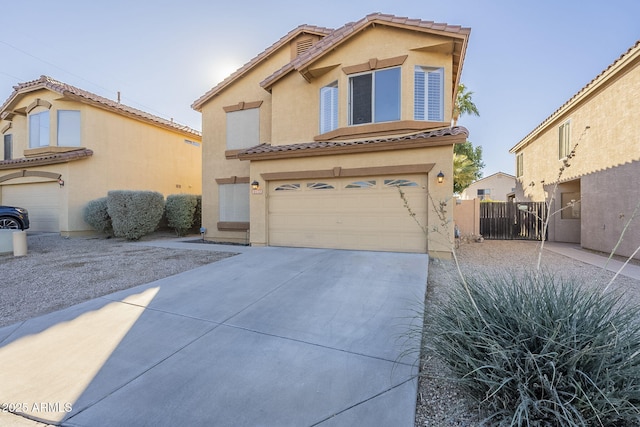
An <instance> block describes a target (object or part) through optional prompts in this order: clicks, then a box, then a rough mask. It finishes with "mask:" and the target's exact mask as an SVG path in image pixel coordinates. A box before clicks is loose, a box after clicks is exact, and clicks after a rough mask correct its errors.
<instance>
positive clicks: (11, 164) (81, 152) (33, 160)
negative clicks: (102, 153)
mask: <svg viewBox="0 0 640 427" xmlns="http://www.w3.org/2000/svg"><path fill="white" fill-rule="evenodd" d="M91 156H93V151H92V150H89V149H87V148H83V149H78V150H73V151H67V152H64V153H54V154H45V155H42V156H33V157H22V158H19V159H12V160H2V161H0V170H1V169H15V168H17V167H30V166H43V165H54V164H58V163H67V162H72V161H74V160H82V159H84V158H87V157H91Z"/></svg>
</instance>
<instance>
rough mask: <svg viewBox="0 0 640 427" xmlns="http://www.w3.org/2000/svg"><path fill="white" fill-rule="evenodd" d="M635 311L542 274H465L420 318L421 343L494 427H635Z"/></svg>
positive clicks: (639, 373) (639, 393) (639, 403)
mask: <svg viewBox="0 0 640 427" xmlns="http://www.w3.org/2000/svg"><path fill="white" fill-rule="evenodd" d="M637 313H638V307H636V306H632V305H629V304H627V303H626V302H625V301H623V300H621V298H620V296H616V295H615V294H613V293H602V292H601V291H598V290H596V289H593V290H590V289H588V288H587V287H585V285H584V284H580V283H575V282H572V281H571V280H568V279H562V278H559V277H557V276H554V275H552V274H550V273H548V272H544V271H542V272H539V273H537V274H533V273H525V274H505V275H491V276H484V277H482V276H472V277H467V278H466V280H461V281H459V286H457V287H455V288H453V289H451V291H450V293H449V298H448V300H447V301H445V302H443V304H441V305H439V306H438V307H437V308H436V309H435V311H433V312H430V313H426V314H425V316H426V317H427V319H426V320H427V322H426V333H427V334H428V335H425V338H426V337H427V336H428V337H429V339H425V341H424V345H425V346H427V347H429V348H430V349H431V350H433V351H434V352H435V353H436V354H437V355H438V356H439V357H440V358H441V359H442V360H444V361H445V362H446V363H447V364H448V365H449V367H450V368H451V370H452V372H453V374H454V376H455V377H456V378H457V380H458V381H459V383H460V386H461V387H462V388H463V390H465V391H466V392H467V393H468V395H469V396H470V397H471V398H473V399H474V400H475V401H477V403H478V406H479V407H481V408H482V409H483V412H484V414H485V416H486V419H485V425H491V426H494V425H495V426H635V425H638V424H637V422H638V419H639V417H640V325H639V322H638V319H637Z"/></svg>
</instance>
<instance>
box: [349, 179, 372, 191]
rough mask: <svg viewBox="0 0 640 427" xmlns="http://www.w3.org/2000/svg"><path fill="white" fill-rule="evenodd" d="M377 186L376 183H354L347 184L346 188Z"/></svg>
mask: <svg viewBox="0 0 640 427" xmlns="http://www.w3.org/2000/svg"><path fill="white" fill-rule="evenodd" d="M375 186H376V182H375V181H354V182H352V183H350V184H347V185H346V186H345V187H344V188H359V189H362V188H374V187H375Z"/></svg>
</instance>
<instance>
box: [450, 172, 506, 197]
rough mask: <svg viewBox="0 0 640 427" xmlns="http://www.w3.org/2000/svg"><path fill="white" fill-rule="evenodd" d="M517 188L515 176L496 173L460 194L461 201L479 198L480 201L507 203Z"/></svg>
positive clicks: (478, 181)
mask: <svg viewBox="0 0 640 427" xmlns="http://www.w3.org/2000/svg"><path fill="white" fill-rule="evenodd" d="M515 187H516V177H515V176H513V175H509V174H508V173H504V172H496V173H494V174H493V175H489V176H487V177H485V178H481V179H479V180H477V181H476V182H474V183H473V184H471V185H470V186H469V187H467V188H466V189H465V190H464V191H463V192H462V194H460V199H462V200H473V199H475V198H478V199H480V200H487V201H489V200H491V201H494V202H506V201H508V196H509V194H511V193H513V192H514V191H515Z"/></svg>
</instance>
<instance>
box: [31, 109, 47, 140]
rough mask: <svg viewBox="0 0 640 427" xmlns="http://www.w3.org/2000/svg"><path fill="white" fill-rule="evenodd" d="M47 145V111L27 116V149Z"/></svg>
mask: <svg viewBox="0 0 640 427" xmlns="http://www.w3.org/2000/svg"><path fill="white" fill-rule="evenodd" d="M48 145H49V111H42V112H40V113H34V114H29V148H39V147H46V146H48Z"/></svg>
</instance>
